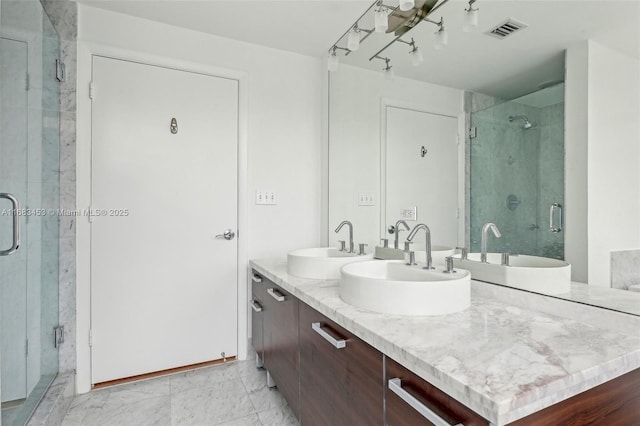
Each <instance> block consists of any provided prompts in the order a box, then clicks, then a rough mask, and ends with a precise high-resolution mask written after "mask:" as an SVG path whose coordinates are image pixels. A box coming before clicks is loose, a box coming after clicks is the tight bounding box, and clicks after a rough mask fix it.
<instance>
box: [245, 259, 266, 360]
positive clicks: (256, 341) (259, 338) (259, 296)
mask: <svg viewBox="0 0 640 426" xmlns="http://www.w3.org/2000/svg"><path fill="white" fill-rule="evenodd" d="M264 280H265V279H264V277H262V275H260V274H258V273H257V272H255V271H253V273H252V274H251V299H250V300H249V308H250V309H251V344H252V345H253V348H254V349H255V351H256V365H257V366H258V367H262V366H263V365H264V336H263V328H262V327H263V315H264Z"/></svg>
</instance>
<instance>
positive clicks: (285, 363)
mask: <svg viewBox="0 0 640 426" xmlns="http://www.w3.org/2000/svg"><path fill="white" fill-rule="evenodd" d="M251 293H252V298H251V301H250V304H251V306H252V308H253V312H252V325H253V334H252V343H253V345H254V348H255V349H256V352H257V353H258V354H261V353H262V354H263V360H264V367H265V368H266V369H267V370H268V372H269V374H270V376H271V378H272V379H273V381H274V382H275V384H276V385H277V386H278V390H279V391H280V392H281V393H282V395H283V396H284V397H285V399H286V400H287V403H288V404H289V406H290V407H291V409H292V410H293V412H294V413H295V415H296V416H297V417H298V419H300V423H301V424H302V425H303V426H308V425H312V426H313V425H330V426H335V425H349V426H351V425H367V426H369V425H388V426H400V425H411V426H414V425H416V426H419V425H432V424H434V422H432V421H429V420H428V418H429V417H430V416H436V417H438V418H440V419H442V421H443V422H445V424H451V425H458V424H463V425H465V426H478V425H489V421H488V420H486V419H484V418H483V417H481V416H480V415H479V414H477V413H476V412H474V411H472V410H471V409H469V408H468V407H466V406H465V405H464V404H462V403H460V402H458V401H457V400H455V399H454V398H452V397H450V396H449V395H447V394H445V393H444V392H442V391H441V390H439V389H437V388H436V387H435V386H433V385H431V384H430V383H428V382H427V381H425V380H424V379H422V378H420V377H418V376H417V375H416V374H414V373H412V372H411V371H409V370H408V369H406V368H405V367H403V366H401V365H400V364H398V363H397V362H396V361H394V360H392V359H391V358H389V357H385V356H383V355H382V353H380V352H378V351H377V350H376V349H374V348H373V347H372V346H369V345H368V344H367V343H365V342H364V341H362V340H360V339H359V338H357V337H356V336H354V335H353V334H351V333H349V332H348V331H347V330H345V329H344V328H342V327H340V326H338V325H337V324H336V323H334V322H333V321H331V320H330V319H329V318H327V317H326V316H324V315H322V314H320V313H319V312H318V311H316V310H315V309H313V308H311V307H310V306H308V305H306V304H305V303H303V302H300V301H298V299H297V298H295V297H294V296H292V295H291V294H290V293H288V292H286V291H285V290H283V289H282V288H281V287H279V286H277V285H276V284H274V283H273V282H271V281H270V280H268V279H267V278H265V277H264V276H263V275H261V274H259V273H256V272H255V271H253V275H252V292H251ZM512 425H514V426H515V425H522V426H548V425H575V426H583V425H606V426H613V425H619V426H627V425H640V369H637V370H635V371H632V372H630V373H627V374H624V375H622V376H620V377H618V378H616V379H614V380H611V381H609V382H607V383H604V384H602V385H600V386H596V387H595V388H593V389H590V390H588V391H585V392H583V393H581V394H578V395H575V396H573V397H571V398H569V399H567V400H565V401H562V402H559V403H557V404H555V405H552V406H550V407H547V408H545V409H543V410H541V411H538V412H537V413H534V414H531V415H529V416H527V417H525V418H522V419H520V420H518V421H516V422H514V423H512Z"/></svg>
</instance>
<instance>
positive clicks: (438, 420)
mask: <svg viewBox="0 0 640 426" xmlns="http://www.w3.org/2000/svg"><path fill="white" fill-rule="evenodd" d="M389 389H391V392H393V393H395V394H396V395H398V396H399V397H400V398H401V399H402V400H403V401H404V402H406V403H407V404H409V405H410V406H411V408H413V409H414V410H416V411H417V412H418V413H420V414H421V415H422V417H424V418H425V419H427V420H429V421H430V422H431V423H433V424H434V425H435V426H451V424H450V423H449V422H448V421H446V420H445V419H443V418H442V417H440V416H439V415H437V414H436V413H435V412H433V411H432V410H431V409H430V408H429V407H427V406H426V405H424V404H423V403H422V402H420V401H418V399H416V397H415V396H413V395H411V394H410V393H409V392H407V391H406V390H404V389H403V388H402V380H400V378H399V377H396V378H394V379H389ZM455 426H464V425H463V424H462V423H457V424H456V425H455Z"/></svg>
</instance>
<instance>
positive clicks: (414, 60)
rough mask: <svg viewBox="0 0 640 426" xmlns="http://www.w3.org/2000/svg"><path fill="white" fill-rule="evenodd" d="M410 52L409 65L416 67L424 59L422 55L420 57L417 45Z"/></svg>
mask: <svg viewBox="0 0 640 426" xmlns="http://www.w3.org/2000/svg"><path fill="white" fill-rule="evenodd" d="M410 54H411V65H413V66H414V67H417V66H418V65H420V64H421V63H422V61H424V57H422V52H421V51H420V49H418V48H417V47H416V48H415V50H412V51H411V52H410Z"/></svg>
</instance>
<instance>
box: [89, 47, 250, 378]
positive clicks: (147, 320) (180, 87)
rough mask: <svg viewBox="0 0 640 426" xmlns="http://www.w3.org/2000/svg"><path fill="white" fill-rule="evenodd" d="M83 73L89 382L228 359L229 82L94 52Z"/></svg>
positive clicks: (231, 298) (231, 351) (231, 272)
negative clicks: (88, 126)
mask: <svg viewBox="0 0 640 426" xmlns="http://www.w3.org/2000/svg"><path fill="white" fill-rule="evenodd" d="M92 79H93V81H92V84H93V97H92V195H91V196H92V210H93V213H94V214H97V215H96V216H93V217H92V224H91V336H92V337H91V340H92V342H91V345H92V350H91V355H92V383H100V382H104V381H109V380H113V379H118V378H123V377H129V376H134V375H138V374H144V373H148V372H153V371H160V370H165V369H169V368H174V367H178V366H184V365H190V364H195V363H200V362H205V361H210V360H214V359H219V358H222V357H223V356H227V357H229V356H233V355H236V352H237V285H238V283H237V244H236V241H237V239H235V238H233V239H230V240H227V239H224V238H216V235H218V234H223V232H224V230H225V229H230V230H232V231H233V232H237V163H238V161H237V142H238V82H237V81H236V80H230V79H225V78H218V77H212V76H208V75H203V74H197V73H191V72H185V71H179V70H175V69H168V68H163V67H157V66H150V65H145V64H140V63H134V62H128V61H122V60H116V59H110V58H104V57H99V56H94V58H93V76H92ZM174 118H175V124H176V126H177V128H176V130H177V132H176V133H173V132H172V131H171V122H172V119H174ZM223 353H224V355H223Z"/></svg>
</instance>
